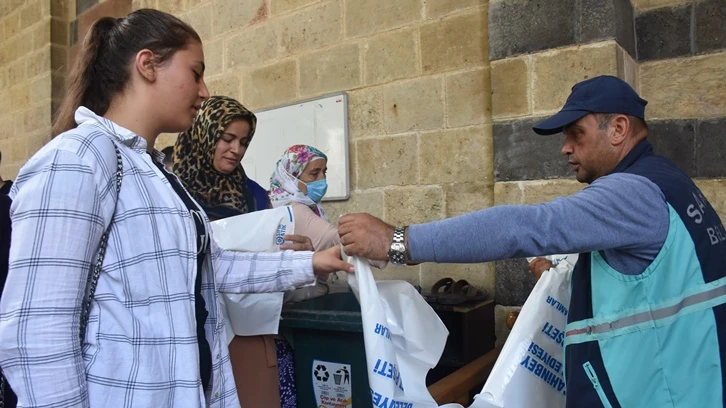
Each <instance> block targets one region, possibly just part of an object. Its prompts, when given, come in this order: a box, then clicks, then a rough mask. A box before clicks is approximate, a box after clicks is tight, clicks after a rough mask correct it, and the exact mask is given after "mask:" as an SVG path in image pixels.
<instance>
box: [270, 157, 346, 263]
mask: <svg viewBox="0 0 726 408" xmlns="http://www.w3.org/2000/svg"><path fill="white" fill-rule="evenodd" d="M327 171H328V156H326V155H325V153H323V152H321V151H320V150H318V149H316V148H314V147H312V146H308V145H295V146H291V147H289V148H287V150H285V152H283V154H282V157H281V158H280V160H278V161H277V165H276V166H275V172H274V173H273V174H272V177H270V201H272V205H273V207H280V206H283V205H289V206H291V207H292V210H293V213H294V214H295V232H296V233H298V234H301V235H305V236H308V237H310V239H311V240H312V241H313V247H314V248H315V250H316V251H320V250H322V249H326V248H329V247H331V246H333V245H335V244H337V243H339V242H340V237H338V230H337V229H336V228H335V227H333V226H332V225H330V223H328V217H327V216H326V215H325V211H323V207H321V206H320V201H321V200H322V199H323V196H324V195H325V193H326V191H327V189H328V184H327V179H326V174H327Z"/></svg>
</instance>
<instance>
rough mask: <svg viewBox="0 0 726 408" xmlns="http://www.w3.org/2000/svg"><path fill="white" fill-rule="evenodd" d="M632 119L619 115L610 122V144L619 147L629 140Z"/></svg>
mask: <svg viewBox="0 0 726 408" xmlns="http://www.w3.org/2000/svg"><path fill="white" fill-rule="evenodd" d="M630 128H631V123H630V118H628V117H627V116H625V115H617V116H615V117H614V118H613V119H612V120H611V122H610V129H611V132H612V133H611V135H610V143H611V144H612V145H613V146H619V145H621V144H622V143H623V142H625V140H626V139H627V138H628V134H629V133H630Z"/></svg>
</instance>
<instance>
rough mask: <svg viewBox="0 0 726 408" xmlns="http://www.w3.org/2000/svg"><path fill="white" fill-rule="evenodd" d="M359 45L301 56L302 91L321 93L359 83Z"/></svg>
mask: <svg viewBox="0 0 726 408" xmlns="http://www.w3.org/2000/svg"><path fill="white" fill-rule="evenodd" d="M360 65H361V63H360V48H359V46H358V44H356V43H353V44H344V45H338V46H335V47H331V48H327V49H325V50H322V51H318V52H311V53H308V54H305V55H303V56H301V57H300V94H301V95H303V96H308V95H318V94H322V93H325V92H332V91H337V90H341V89H350V88H355V87H357V86H358V85H360Z"/></svg>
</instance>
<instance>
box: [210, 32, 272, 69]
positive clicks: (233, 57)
mask: <svg viewBox="0 0 726 408" xmlns="http://www.w3.org/2000/svg"><path fill="white" fill-rule="evenodd" d="M278 31H279V30H278V28H277V26H276V25H275V24H274V23H272V22H264V23H261V24H257V25H254V26H252V27H249V28H247V29H245V30H243V31H242V32H241V33H239V34H236V35H234V36H231V37H229V38H226V39H225V42H226V44H227V53H226V61H227V62H226V64H227V68H228V69H248V68H250V67H252V66H256V65H260V64H264V63H267V62H268V61H271V60H273V59H274V58H276V57H277V43H278V39H279V34H278ZM205 49H206V47H205Z"/></svg>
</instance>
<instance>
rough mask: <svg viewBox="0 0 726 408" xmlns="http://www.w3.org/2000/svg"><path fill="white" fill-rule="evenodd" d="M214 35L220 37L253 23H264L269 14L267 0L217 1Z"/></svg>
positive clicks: (213, 24) (213, 9)
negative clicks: (243, 0)
mask: <svg viewBox="0 0 726 408" xmlns="http://www.w3.org/2000/svg"><path fill="white" fill-rule="evenodd" d="M212 11H213V14H212V34H214V35H219V34H222V33H225V32H227V31H231V30H234V29H237V28H240V27H245V26H247V25H248V24H250V23H252V22H257V21H262V20H264V19H265V18H267V15H268V13H269V11H268V9H267V1H266V0H247V1H245V2H244V4H241V3H240V1H239V0H216V1H215V2H214V7H213V8H212Z"/></svg>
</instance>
